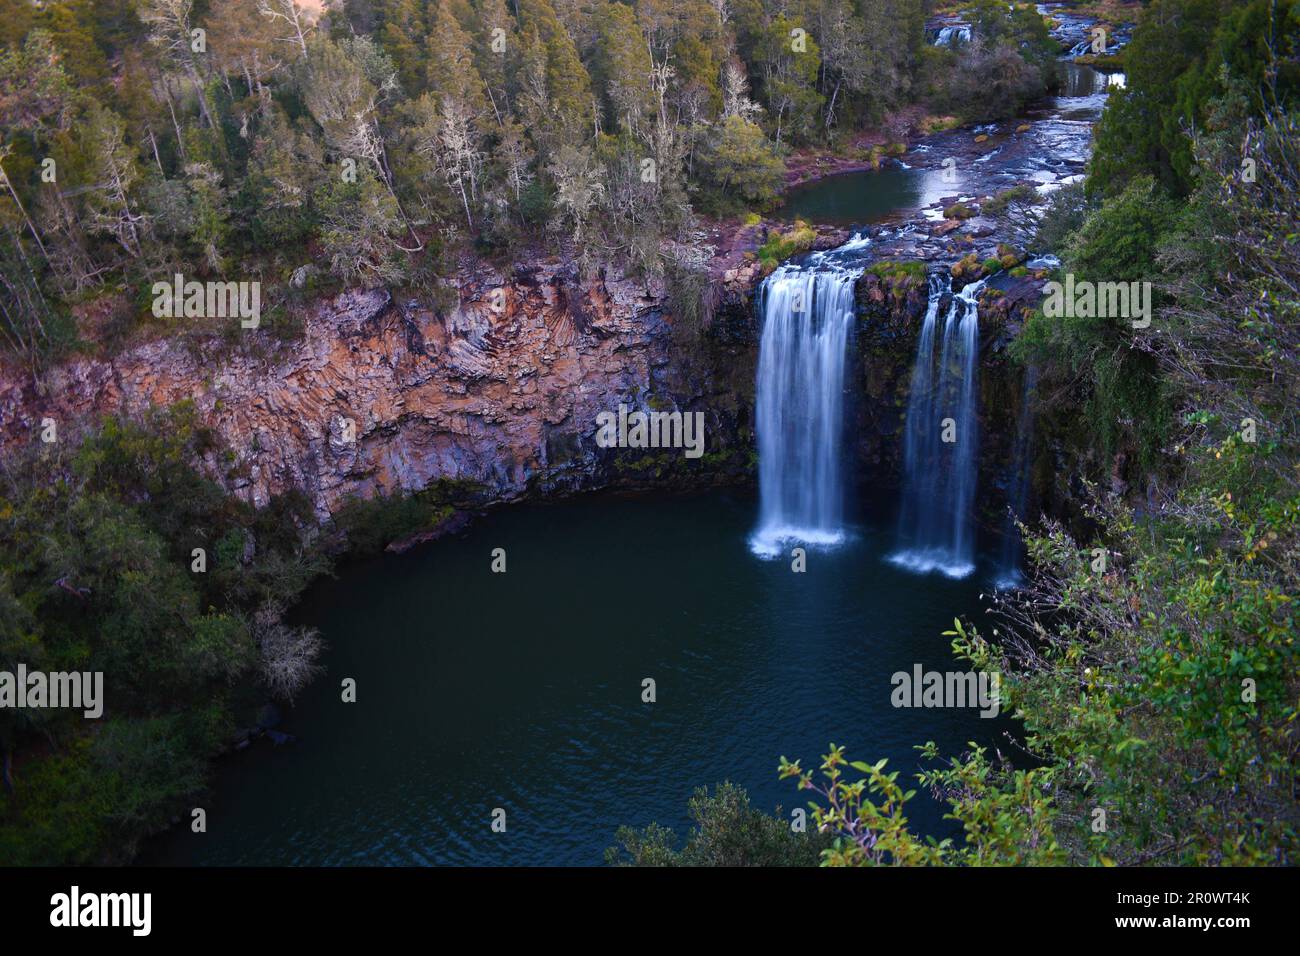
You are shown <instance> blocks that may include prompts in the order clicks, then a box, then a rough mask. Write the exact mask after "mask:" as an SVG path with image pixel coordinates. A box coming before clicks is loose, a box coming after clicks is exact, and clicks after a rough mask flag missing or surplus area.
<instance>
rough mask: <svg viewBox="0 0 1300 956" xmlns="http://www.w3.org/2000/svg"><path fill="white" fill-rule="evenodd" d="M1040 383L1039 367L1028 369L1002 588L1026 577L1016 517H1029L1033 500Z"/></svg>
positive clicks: (1015, 451) (1004, 543) (1004, 546)
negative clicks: (1031, 470) (1033, 447)
mask: <svg viewBox="0 0 1300 956" xmlns="http://www.w3.org/2000/svg"><path fill="white" fill-rule="evenodd" d="M1037 383H1038V368H1037V367H1036V366H1033V365H1031V366H1030V367H1029V368H1028V369H1027V370H1026V371H1025V385H1024V389H1023V391H1022V392H1021V395H1020V423H1019V424H1018V425H1017V426H1016V444H1015V448H1014V449H1013V450H1012V454H1011V477H1010V480H1009V482H1008V483H1007V520H1006V525H1005V526H1004V527H1003V529H1002V556H1001V558H1000V560H999V561H998V576H997V579H996V581H995V582H994V586H995V587H996V588H998V590H1003V589H1005V588H1013V587H1015V586H1016V585H1018V584H1019V583H1020V582H1021V580H1023V577H1024V575H1023V574H1022V573H1021V568H1020V529H1019V528H1017V527H1016V520H1017V519H1019V520H1021V521H1023V520H1024V518H1025V506H1026V505H1027V504H1028V503H1029V465H1030V457H1029V452H1030V446H1031V445H1032V440H1033V435H1034V412H1033V404H1032V402H1033V397H1034V388H1035V386H1036V385H1037Z"/></svg>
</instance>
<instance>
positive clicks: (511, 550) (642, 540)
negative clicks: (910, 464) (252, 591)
mask: <svg viewBox="0 0 1300 956" xmlns="http://www.w3.org/2000/svg"><path fill="white" fill-rule="evenodd" d="M755 515H756V503H755V502H754V501H753V500H752V499H751V498H747V497H732V496H729V495H725V494H714V495H708V496H702V497H694V498H685V499H648V498H643V499H623V498H604V497H588V498H583V499H578V500H574V501H570V502H566V503H562V504H556V505H549V506H529V507H526V508H519V509H514V510H505V511H498V512H495V513H493V514H491V515H489V516H488V517H487V518H485V519H483V520H481V521H480V522H478V523H477V524H476V525H474V526H473V527H472V528H471V530H470V531H469V533H468V534H467V535H466V536H465V537H464V538H458V539H453V540H446V541H442V542H438V543H436V544H434V545H432V546H430V547H428V548H426V549H424V550H423V551H421V552H419V553H416V554H412V555H407V556H405V557H403V558H393V557H386V558H384V559H382V560H376V561H373V562H371V563H367V564H364V565H360V566H355V567H352V568H350V569H348V570H347V571H346V572H345V573H343V574H342V576H341V577H340V578H339V579H337V580H334V581H330V582H328V583H327V584H326V585H324V586H322V587H320V588H317V589H316V590H315V591H314V592H313V593H312V594H311V596H310V599H309V601H308V602H307V605H306V606H305V608H303V609H302V611H303V616H304V617H305V618H306V619H308V620H310V621H312V622H314V623H316V624H317V625H318V626H319V627H320V629H321V630H322V632H323V633H324V636H325V637H326V639H327V640H328V642H329V650H328V652H327V654H326V658H325V663H326V665H327V667H328V673H327V674H326V676H325V677H323V678H321V679H320V680H319V681H318V682H317V683H316V684H314V685H313V686H312V687H311V688H309V690H308V691H307V692H306V693H305V694H304V695H303V696H302V697H301V698H300V700H299V701H298V704H297V706H296V707H294V708H293V709H292V710H290V711H289V712H287V713H286V715H285V721H284V724H283V725H282V726H281V728H280V729H282V730H284V731H287V732H290V733H293V734H296V735H297V736H298V740H297V742H296V743H292V744H286V745H283V746H279V747H275V746H272V745H271V744H270V743H269V742H267V741H259V742H257V743H256V744H254V746H253V747H251V748H249V749H248V750H247V751H244V752H242V753H238V754H233V755H231V756H229V757H227V758H225V759H223V761H222V762H221V763H220V764H219V766H218V772H217V777H216V781H215V791H214V794H213V796H212V798H211V799H210V800H209V801H208V802H207V803H206V807H207V810H208V832H207V833H205V834H193V833H190V832H189V830H188V827H178V828H176V829H175V830H174V831H172V832H171V833H169V834H166V835H164V836H163V837H161V838H160V839H159V840H158V841H156V842H155V843H154V844H153V845H152V846H150V847H149V848H147V851H146V853H145V854H144V856H143V862H146V863H182V864H184V863H195V864H216V865H223V864H224V865H235V864H251V865H258V864H322V865H335V864H598V863H600V862H601V858H602V851H603V850H604V848H605V847H606V846H609V845H610V844H611V843H612V842H613V838H614V831H615V830H616V828H617V827H618V826H619V825H620V824H634V825H637V826H642V825H645V824H647V823H649V822H651V821H658V822H660V823H662V824H665V825H669V826H673V827H675V828H678V829H679V832H683V833H684V832H685V830H686V829H687V826H688V820H687V819H686V810H685V807H686V800H687V798H688V797H689V796H690V795H691V793H692V791H693V790H694V788H696V787H699V786H705V785H712V784H713V783H715V782H717V781H720V780H723V779H731V780H733V781H735V782H737V783H739V784H742V785H743V786H745V787H746V788H748V790H749V792H750V794H751V797H752V798H753V801H754V803H755V805H757V806H758V807H760V808H762V809H764V810H768V811H770V810H771V809H772V808H773V807H774V806H775V805H776V804H777V803H780V804H782V805H783V806H784V807H786V808H787V811H786V812H787V813H788V809H789V808H790V807H792V806H796V805H803V801H802V799H800V798H799V795H798V794H797V792H796V791H795V790H794V788H793V786H792V785H791V784H790V783H788V782H780V781H778V780H777V779H776V765H777V760H778V758H779V757H780V756H781V755H782V754H785V755H787V756H789V757H791V758H795V757H801V758H803V760H804V763H805V765H815V764H816V762H817V761H818V758H819V756H820V755H821V753H822V752H823V751H824V749H825V747H826V744H827V742H828V741H834V742H836V743H840V744H844V745H847V746H848V747H849V751H850V754H851V755H852V756H853V757H854V758H855V759H878V758H879V757H882V756H883V757H889V758H891V763H892V764H893V765H895V766H898V767H901V768H903V769H904V770H905V771H906V772H908V773H911V772H913V771H914V769H915V768H916V767H917V760H916V757H915V754H914V753H913V752H912V749H911V747H912V745H913V744H917V743H922V742H924V741H925V740H928V739H934V740H937V741H939V742H940V744H942V745H943V747H944V748H945V749H946V750H948V751H953V752H955V751H957V750H959V749H961V748H962V746H963V745H964V743H965V742H966V741H967V740H972V739H974V740H981V741H990V740H992V739H994V738H995V736H997V735H1000V732H1001V731H1003V730H1005V729H1007V727H1008V726H1009V725H1008V723H1007V722H1006V721H1005V719H998V720H982V719H980V718H979V717H978V716H977V714H976V712H975V711H973V710H934V709H931V710H921V709H915V710H912V709H895V708H893V707H892V706H891V705H890V692H891V690H892V687H891V684H890V675H891V674H892V673H893V672H894V671H897V670H909V671H910V669H911V668H912V665H913V664H915V663H921V664H923V665H924V666H925V667H926V668H927V669H936V670H949V669H955V666H954V664H953V662H952V659H951V654H950V650H949V639H948V638H945V637H943V636H942V634H941V632H942V631H943V630H944V629H945V628H946V627H947V626H949V625H950V624H951V622H952V619H953V617H954V616H956V615H958V614H966V613H971V612H974V611H975V610H976V609H977V607H978V604H979V601H978V592H979V591H980V589H981V584H980V583H979V582H980V578H979V577H978V576H973V577H971V578H968V579H967V580H965V581H950V580H947V579H944V578H941V577H937V576H929V577H918V576H914V575H911V574H908V573H905V572H903V571H900V570H899V569H897V568H895V567H893V566H892V565H890V564H889V563H887V562H886V561H885V560H884V556H885V555H886V554H887V553H889V551H890V549H891V547H892V546H893V544H894V541H893V526H892V522H890V523H889V526H888V527H885V526H883V525H882V526H881V527H879V528H878V529H877V528H874V527H872V526H867V527H864V528H861V529H859V533H858V535H857V536H856V537H855V538H854V540H853V541H852V542H851V543H850V544H848V545H846V546H844V547H842V548H841V549H839V550H837V551H833V552H827V553H818V552H813V553H810V555H809V563H808V571H807V573H805V574H794V573H792V572H791V570H790V564H789V562H788V561H787V560H782V561H762V560H760V559H758V558H755V557H754V556H753V555H752V554H751V553H750V551H749V548H748V545H747V541H746V538H747V536H748V534H749V533H750V531H751V530H752V528H753V523H754V519H755ZM498 547H501V548H505V549H506V552H507V562H508V563H507V568H508V570H507V573H505V574H493V573H491V572H490V570H489V565H490V560H491V558H490V554H491V551H492V549H493V548H498ZM345 677H351V678H354V679H355V680H356V682H357V702H356V703H353V704H345V703H343V702H342V701H341V700H340V693H339V685H340V681H341V680H342V679H343V678H345ZM646 677H651V678H654V680H655V681H656V683H657V692H658V700H657V702H656V703H653V704H646V703H642V701H641V681H642V679H643V678H646ZM923 800H926V801H927V802H926V803H924V804H923V803H922V802H921V801H923ZM494 807H502V808H504V809H505V810H506V812H507V831H506V832H505V833H503V834H502V833H493V832H492V830H491V827H490V822H491V814H492V810H493V808H494ZM909 815H910V817H911V818H912V819H913V820H914V821H915V822H917V823H918V824H919V825H920V826H921V827H922V828H924V829H926V830H928V831H930V832H944V833H947V832H950V830H948V829H946V826H947V825H946V824H944V823H943V822H942V821H941V818H940V812H939V811H938V809H937V808H935V807H934V806H933V805H930V804H929V803H928V799H927V798H924V797H918V798H917V803H916V807H915V809H914V811H913V812H912V813H911V814H909Z"/></svg>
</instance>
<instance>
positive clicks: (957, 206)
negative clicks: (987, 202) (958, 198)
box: [943, 202, 975, 219]
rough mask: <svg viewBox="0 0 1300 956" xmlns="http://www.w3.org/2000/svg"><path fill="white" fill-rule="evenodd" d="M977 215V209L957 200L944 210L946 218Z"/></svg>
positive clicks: (969, 217)
mask: <svg viewBox="0 0 1300 956" xmlns="http://www.w3.org/2000/svg"><path fill="white" fill-rule="evenodd" d="M974 215H975V210H974V209H972V208H971V207H970V206H968V205H966V203H964V202H956V203H953V204H952V205H951V206H949V207H948V208H947V209H945V210H944V211H943V217H944V218H945V219H971V218H973V217H974Z"/></svg>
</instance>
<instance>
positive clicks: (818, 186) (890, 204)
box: [777, 162, 953, 226]
mask: <svg viewBox="0 0 1300 956" xmlns="http://www.w3.org/2000/svg"><path fill="white" fill-rule="evenodd" d="M926 183H927V176H926V173H925V171H924V170H920V169H905V168H903V167H902V166H899V165H897V164H895V163H893V162H890V163H888V164H887V165H885V166H883V167H882V168H881V169H879V170H877V171H874V172H859V173H842V174H840V175H838V176H827V177H825V178H823V179H818V180H815V181H813V182H811V183H805V184H804V185H802V186H797V187H795V188H794V189H792V190H790V192H789V193H787V194H786V199H785V202H784V203H783V204H782V205H781V208H780V209H779V210H778V211H777V215H778V216H779V217H781V218H782V219H791V220H793V219H805V220H807V221H809V222H823V223H830V224H832V225H837V226H854V225H865V224H867V223H872V222H877V221H879V220H881V219H884V218H886V217H888V216H890V215H892V214H893V213H895V212H898V211H899V210H900V209H916V208H918V207H920V206H923V205H925V202H923V201H922V199H923V197H924V196H925V193H926ZM952 189H953V187H952V186H949V187H948V191H949V192H951V191H952Z"/></svg>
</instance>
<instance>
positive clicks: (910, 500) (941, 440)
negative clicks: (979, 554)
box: [890, 276, 984, 578]
mask: <svg viewBox="0 0 1300 956" xmlns="http://www.w3.org/2000/svg"><path fill="white" fill-rule="evenodd" d="M949 288H950V283H949V282H948V281H946V280H945V279H944V278H942V277H938V276H932V277H931V278H930V300H929V307H928V308H927V309H926V313H925V323H924V324H923V325H922V327H921V338H920V341H919V342H918V343H917V348H916V367H915V369H914V371H913V372H912V389H911V395H910V397H909V400H908V404H907V430H906V433H905V435H904V446H903V466H904V488H903V504H902V510H901V513H900V515H899V529H898V538H899V550H898V551H897V552H896V553H895V554H894V555H893V556H892V557H891V558H890V560H891V561H893V562H894V563H896V564H899V565H901V566H903V567H906V568H909V569H911V570H914V571H918V572H929V571H940V572H942V573H944V574H946V575H948V576H949V577H953V578H961V577H965V576H966V575H968V574H970V573H971V572H972V571H973V570H975V533H974V527H973V521H972V513H971V507H972V504H973V502H974V499H975V480H976V451H977V446H978V443H979V425H978V422H977V420H976V415H977V408H976V391H975V378H976V374H977V372H978V368H979V366H978V362H979V303H978V301H977V299H978V297H979V294H980V292H981V291H982V290H983V288H984V282H983V281H980V282H975V283H972V284H971V285H968V286H966V287H965V288H964V289H962V290H961V292H959V293H957V294H956V295H954V296H953V297H952V303H951V305H950V306H949V307H948V313H947V317H946V318H945V320H944V324H943V336H942V339H941V340H940V343H939V355H938V367H937V368H936V367H935V338H936V332H937V331H938V321H939V310H940V306H941V305H942V302H943V299H944V298H945V296H947V295H948V294H949Z"/></svg>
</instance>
